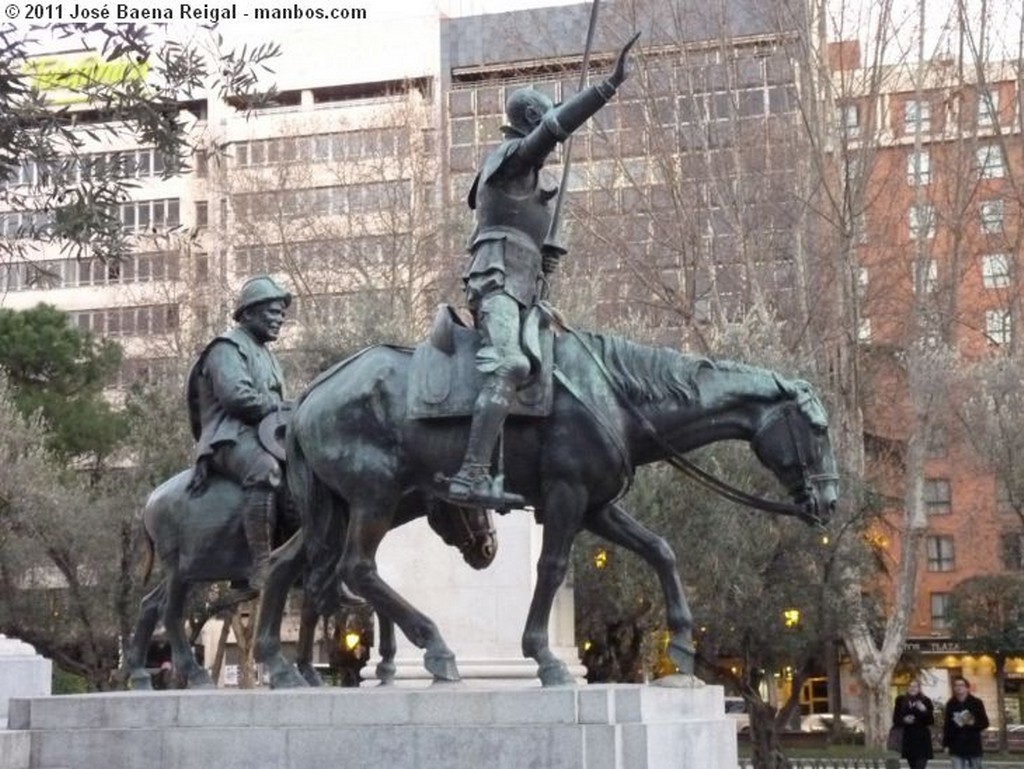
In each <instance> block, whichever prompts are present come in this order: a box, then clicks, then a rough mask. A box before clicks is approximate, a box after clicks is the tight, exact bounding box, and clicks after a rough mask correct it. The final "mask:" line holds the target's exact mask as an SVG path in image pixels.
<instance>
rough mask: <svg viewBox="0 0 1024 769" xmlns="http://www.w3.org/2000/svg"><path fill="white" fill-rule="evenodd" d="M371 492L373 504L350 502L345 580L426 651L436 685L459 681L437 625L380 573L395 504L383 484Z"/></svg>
mask: <svg viewBox="0 0 1024 769" xmlns="http://www.w3.org/2000/svg"><path fill="white" fill-rule="evenodd" d="M375 487H376V488H375ZM368 490H369V491H370V492H371V494H372V492H374V491H377V492H379V494H378V495H377V496H375V497H374V496H370V497H368V499H371V500H373V501H362V500H360V501H358V502H355V501H350V502H351V504H350V507H349V524H348V535H347V537H346V539H345V549H344V551H343V553H342V556H341V569H342V578H343V579H344V580H345V582H347V583H348V584H349V585H350V586H351V587H352V589H353V590H355V592H356V593H358V594H359V595H360V596H362V597H363V598H365V599H366V600H368V601H369V602H370V603H371V604H372V606H373V608H374V609H375V610H376V611H377V613H378V614H379V615H381V617H384V618H390V619H391V620H392V621H394V622H395V624H397V625H398V626H399V627H400V628H401V629H402V632H403V633H405V635H406V637H407V638H408V639H409V640H410V641H411V642H412V643H414V644H415V645H416V646H418V647H419V648H420V649H425V650H426V652H425V654H424V655H423V664H424V667H426V669H427V671H428V672H430V673H432V674H433V675H434V680H435V681H458V680H460V678H459V671H458V668H457V667H456V665H455V655H454V654H452V651H451V649H449V648H448V646H447V645H446V644H445V642H444V639H443V638H442V637H441V634H440V632H439V631H438V629H437V625H435V624H434V623H433V622H432V621H431V620H430V618H429V617H427V616H426V615H425V614H423V613H422V612H420V611H419V610H417V609H416V608H415V607H414V606H413V605H412V604H410V603H409V602H408V601H406V600H405V599H404V598H402V597H401V596H400V595H399V594H398V593H397V592H395V590H394V589H393V588H392V587H391V586H390V585H388V584H387V583H386V582H385V581H384V580H383V579H381V577H380V574H378V572H377V562H376V560H375V558H376V555H377V548H378V546H379V545H380V542H381V540H382V539H383V538H384V535H385V534H386V533H387V532H388V530H389V529H390V528H391V522H392V520H391V519H392V511H393V510H394V508H395V504H396V500H394V499H388V497H389V495H388V493H387V491H386V487H385V486H384V485H383V484H373V485H372V486H370V487H369V489H368ZM381 500H386V501H385V502H382V501H381Z"/></svg>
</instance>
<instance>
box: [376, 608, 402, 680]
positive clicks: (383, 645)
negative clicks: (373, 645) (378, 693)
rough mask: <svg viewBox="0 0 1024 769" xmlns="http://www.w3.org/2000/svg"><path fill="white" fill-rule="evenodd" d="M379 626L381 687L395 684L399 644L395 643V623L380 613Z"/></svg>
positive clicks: (378, 670)
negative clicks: (396, 656)
mask: <svg viewBox="0 0 1024 769" xmlns="http://www.w3.org/2000/svg"><path fill="white" fill-rule="evenodd" d="M377 624H378V625H379V626H380V643H379V644H378V647H377V648H378V651H379V652H380V662H378V663H377V680H378V681H380V685H381V686H389V685H391V684H393V683H394V682H395V654H396V653H397V651H398V644H397V643H395V623H394V622H392V621H391V619H390V618H388V617H385V616H384V615H383V614H380V613H379V612H378V614H377Z"/></svg>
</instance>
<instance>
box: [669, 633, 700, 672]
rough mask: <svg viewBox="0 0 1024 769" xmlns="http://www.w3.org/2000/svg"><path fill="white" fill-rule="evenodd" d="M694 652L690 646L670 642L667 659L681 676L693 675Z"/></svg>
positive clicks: (681, 642) (680, 642) (678, 642)
mask: <svg viewBox="0 0 1024 769" xmlns="http://www.w3.org/2000/svg"><path fill="white" fill-rule="evenodd" d="M695 657H696V652H695V651H694V648H693V646H692V645H691V644H688V643H685V642H683V641H677V640H674V639H673V640H672V641H670V642H669V645H668V658H669V659H670V660H672V663H673V664H674V665H675V666H676V669H677V670H678V671H679V672H680V673H682V674H683V675H690V676H692V675H693V661H694V658H695Z"/></svg>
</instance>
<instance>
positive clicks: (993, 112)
mask: <svg viewBox="0 0 1024 769" xmlns="http://www.w3.org/2000/svg"><path fill="white" fill-rule="evenodd" d="M998 115H999V92H998V91H979V92H978V128H990V127H991V126H994V125H995V124H996V119H997V117H998Z"/></svg>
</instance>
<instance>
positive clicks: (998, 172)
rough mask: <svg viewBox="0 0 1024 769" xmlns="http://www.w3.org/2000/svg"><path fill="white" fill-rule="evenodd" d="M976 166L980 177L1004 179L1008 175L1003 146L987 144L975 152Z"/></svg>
mask: <svg viewBox="0 0 1024 769" xmlns="http://www.w3.org/2000/svg"><path fill="white" fill-rule="evenodd" d="M975 167H976V168H977V169H978V178H979V179H1002V178H1003V176H1005V175H1006V161H1005V160H1004V159H1003V148H1002V147H1000V146H999V145H998V144H986V145H984V146H983V147H978V149H977V151H976V152H975Z"/></svg>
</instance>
